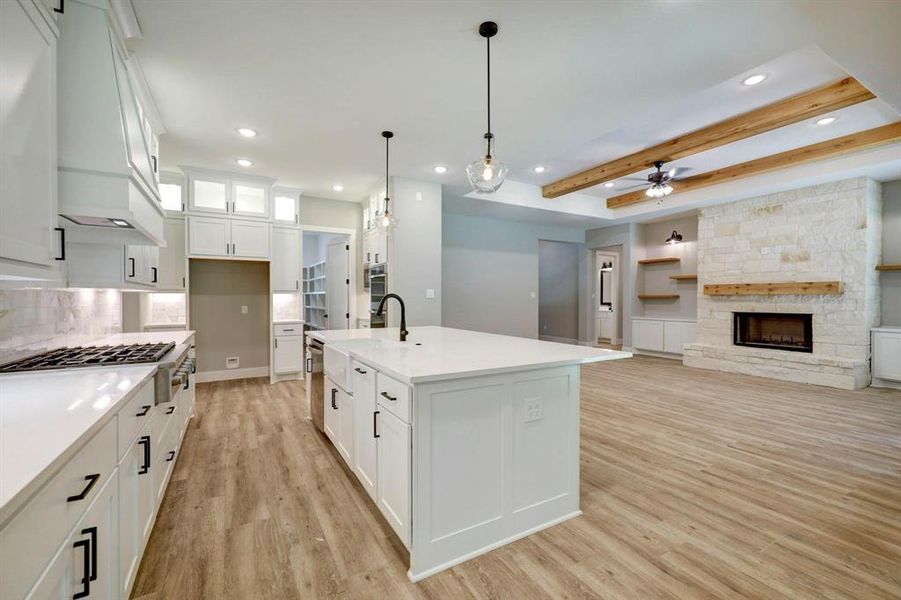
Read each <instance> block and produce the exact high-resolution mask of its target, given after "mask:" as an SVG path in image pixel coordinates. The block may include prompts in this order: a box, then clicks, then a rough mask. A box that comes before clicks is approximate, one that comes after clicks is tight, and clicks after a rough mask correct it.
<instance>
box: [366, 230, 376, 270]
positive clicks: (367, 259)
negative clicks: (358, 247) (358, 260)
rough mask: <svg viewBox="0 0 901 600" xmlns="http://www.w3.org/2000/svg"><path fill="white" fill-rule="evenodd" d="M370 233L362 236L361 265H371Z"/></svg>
mask: <svg viewBox="0 0 901 600" xmlns="http://www.w3.org/2000/svg"><path fill="white" fill-rule="evenodd" d="M373 235H374V234H372V233H366V234H364V235H363V264H364V265H368V264H371V263H372V254H373V252H372V240H373Z"/></svg>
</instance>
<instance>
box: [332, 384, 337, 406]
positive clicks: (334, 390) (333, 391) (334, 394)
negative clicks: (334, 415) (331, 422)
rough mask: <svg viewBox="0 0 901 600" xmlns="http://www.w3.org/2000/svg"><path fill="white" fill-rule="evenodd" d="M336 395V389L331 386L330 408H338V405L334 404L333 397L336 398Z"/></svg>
mask: <svg viewBox="0 0 901 600" xmlns="http://www.w3.org/2000/svg"><path fill="white" fill-rule="evenodd" d="M337 396H338V390H336V389H335V388H332V408H334V409H335V410H338V405H337V404H335V399H336V398H337Z"/></svg>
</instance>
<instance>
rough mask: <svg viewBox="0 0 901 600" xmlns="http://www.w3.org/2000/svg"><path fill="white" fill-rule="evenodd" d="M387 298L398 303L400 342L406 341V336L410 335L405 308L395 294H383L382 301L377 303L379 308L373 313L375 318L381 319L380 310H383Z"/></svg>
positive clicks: (402, 301) (401, 300) (401, 299)
mask: <svg viewBox="0 0 901 600" xmlns="http://www.w3.org/2000/svg"><path fill="white" fill-rule="evenodd" d="M388 298H394V299H395V300H397V301H398V302H400V341H402V342H406V341H407V334H408V333H410V332H409V331H407V307H406V306H404V299H403V298H401V297H400V296H398V295H397V294H385V295H384V296H382V301H381V302H379V308H378V310H377V311H375V316H377V317H381V316H382V310H383V309H384V308H385V302H386V301H387V300H388Z"/></svg>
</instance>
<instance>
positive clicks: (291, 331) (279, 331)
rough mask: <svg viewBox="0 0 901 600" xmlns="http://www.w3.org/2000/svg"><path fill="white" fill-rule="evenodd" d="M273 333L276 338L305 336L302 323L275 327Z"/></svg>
mask: <svg viewBox="0 0 901 600" xmlns="http://www.w3.org/2000/svg"><path fill="white" fill-rule="evenodd" d="M273 331H274V332H275V335H276V336H280V335H303V325H301V324H300V323H294V324H290V325H289V324H282V325H274V326H273Z"/></svg>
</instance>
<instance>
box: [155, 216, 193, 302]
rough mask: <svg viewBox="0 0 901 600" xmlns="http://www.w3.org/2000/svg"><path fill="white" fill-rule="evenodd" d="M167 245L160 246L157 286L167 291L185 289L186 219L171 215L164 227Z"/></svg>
mask: <svg viewBox="0 0 901 600" xmlns="http://www.w3.org/2000/svg"><path fill="white" fill-rule="evenodd" d="M164 234H165V237H166V247H165V248H159V274H158V279H159V281H158V282H157V288H158V289H160V290H165V291H179V292H180V291H184V289H185V284H186V280H185V276H186V273H185V256H186V254H185V220H184V218H180V217H178V218H176V217H170V218H167V219H166V224H165V228H164Z"/></svg>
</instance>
